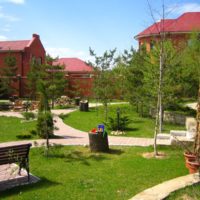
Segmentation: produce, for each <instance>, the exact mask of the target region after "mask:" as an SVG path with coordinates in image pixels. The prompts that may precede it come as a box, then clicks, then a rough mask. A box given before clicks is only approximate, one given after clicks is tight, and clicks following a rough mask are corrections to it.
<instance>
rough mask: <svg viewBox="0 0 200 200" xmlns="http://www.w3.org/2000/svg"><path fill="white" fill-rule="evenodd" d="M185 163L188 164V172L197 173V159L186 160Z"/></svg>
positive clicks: (199, 165) (198, 164)
mask: <svg viewBox="0 0 200 200" xmlns="http://www.w3.org/2000/svg"><path fill="white" fill-rule="evenodd" d="M186 165H187V166H188V167H187V168H188V169H189V173H190V174H194V173H197V172H198V171H199V167H200V163H199V162H198V161H197V160H190V159H189V160H187V161H186Z"/></svg>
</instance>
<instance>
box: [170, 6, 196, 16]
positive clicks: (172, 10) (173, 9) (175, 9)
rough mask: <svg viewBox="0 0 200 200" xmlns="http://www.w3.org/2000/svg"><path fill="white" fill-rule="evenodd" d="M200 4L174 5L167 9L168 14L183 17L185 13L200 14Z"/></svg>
mask: <svg viewBox="0 0 200 200" xmlns="http://www.w3.org/2000/svg"><path fill="white" fill-rule="evenodd" d="M199 11H200V4H199V3H182V4H173V5H171V6H169V7H168V8H167V12H169V13H174V14H178V15H181V14H183V13H185V12H199Z"/></svg>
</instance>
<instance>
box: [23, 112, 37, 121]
mask: <svg viewBox="0 0 200 200" xmlns="http://www.w3.org/2000/svg"><path fill="white" fill-rule="evenodd" d="M22 115H23V116H24V118H25V119H26V120H30V119H35V113H33V112H23V113H22Z"/></svg>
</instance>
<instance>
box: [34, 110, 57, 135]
mask: <svg viewBox="0 0 200 200" xmlns="http://www.w3.org/2000/svg"><path fill="white" fill-rule="evenodd" d="M53 129H54V127H53V117H52V115H51V113H50V112H46V113H41V112H40V113H39V114H38V119H37V133H38V135H39V136H40V137H41V138H47V136H48V137H49V138H50V137H52V135H53Z"/></svg>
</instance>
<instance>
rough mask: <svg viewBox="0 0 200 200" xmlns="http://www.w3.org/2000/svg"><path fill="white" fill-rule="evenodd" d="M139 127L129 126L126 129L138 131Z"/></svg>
mask: <svg viewBox="0 0 200 200" xmlns="http://www.w3.org/2000/svg"><path fill="white" fill-rule="evenodd" d="M138 130H139V128H131V127H127V128H126V131H138Z"/></svg>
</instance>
